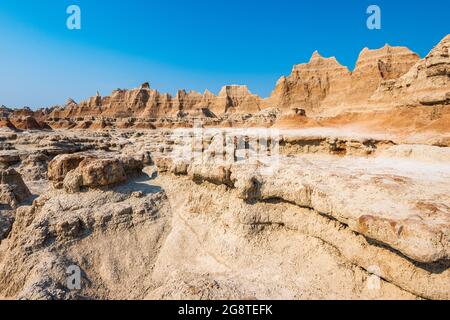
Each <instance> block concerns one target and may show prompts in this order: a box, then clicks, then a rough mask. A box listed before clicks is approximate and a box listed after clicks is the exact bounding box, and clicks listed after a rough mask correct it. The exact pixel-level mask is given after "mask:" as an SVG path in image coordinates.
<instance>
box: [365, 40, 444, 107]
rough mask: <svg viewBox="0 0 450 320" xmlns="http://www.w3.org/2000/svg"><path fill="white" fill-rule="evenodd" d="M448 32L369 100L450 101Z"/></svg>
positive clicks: (417, 102) (382, 86)
mask: <svg viewBox="0 0 450 320" xmlns="http://www.w3.org/2000/svg"><path fill="white" fill-rule="evenodd" d="M449 48H450V35H447V36H446V37H445V38H444V39H442V41H441V42H440V43H439V44H438V45H437V46H436V47H435V48H434V49H433V50H431V52H430V53H429V54H428V55H427V56H426V57H425V58H424V59H422V60H420V61H418V62H417V63H416V64H415V65H414V66H413V67H412V68H411V69H410V70H409V71H408V72H407V73H406V74H404V75H403V76H402V77H400V78H399V79H397V80H394V81H386V82H384V83H383V84H382V85H381V86H380V88H379V89H378V90H377V92H376V93H375V94H374V95H373V97H372V100H374V101H376V102H379V101H383V102H385V103H391V104H392V103H394V104H397V105H398V104H403V105H405V104H412V105H426V106H433V105H446V104H449V103H450V77H449V74H450V53H449Z"/></svg>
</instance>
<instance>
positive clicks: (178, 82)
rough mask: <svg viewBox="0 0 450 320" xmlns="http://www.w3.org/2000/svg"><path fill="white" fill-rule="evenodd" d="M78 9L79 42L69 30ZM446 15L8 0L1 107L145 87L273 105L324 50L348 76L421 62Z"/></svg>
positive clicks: (386, 1)
mask: <svg viewBox="0 0 450 320" xmlns="http://www.w3.org/2000/svg"><path fill="white" fill-rule="evenodd" d="M71 4H77V5H79V6H80V8H81V11H82V17H81V18H82V29H81V30H76V31H70V30H68V29H67V28H66V19H67V17H68V15H67V14H66V8H67V7H68V6H69V5H71ZM370 4H378V5H379V6H380V7H381V9H382V29H381V30H379V31H371V30H368V29H367V27H366V19H367V14H366V9H367V7H368V5H370ZM449 12H450V1H449V0H426V1H418V0H395V1H394V0H370V1H366V0H341V1H331V0H329V1H310V0H308V1H302V0H289V1H288V0H276V1H275V0H274V1H266V0H251V1H250V0H249V1H245V0H227V1H223V0H208V1H203V0H202V1H194V0H191V1H186V0H184V1H182V0H178V1H173V0H160V1H152V0H147V1H144V0H128V1H119V0H109V1H106V0H68V1H66V0H41V1H35V0H1V1H0V41H1V42H0V43H1V44H0V104H5V105H7V106H11V107H14V106H15V107H21V106H30V107H33V108H35V107H40V106H51V105H54V104H61V103H64V102H65V101H66V99H67V98H68V97H71V98H74V99H75V100H81V99H84V98H87V97H89V96H92V95H94V94H95V92H96V90H99V91H100V93H101V94H103V95H107V94H109V93H110V92H111V90H113V89H115V88H133V87H136V86H138V85H139V84H140V83H142V82H145V81H149V82H150V83H151V86H152V87H153V88H156V89H158V90H160V91H162V92H169V93H174V92H176V90H177V89H180V88H184V89H186V90H191V89H192V90H197V91H201V92H202V91H204V90H205V89H207V88H208V89H210V90H211V91H213V92H216V93H217V92H218V90H219V89H220V87H221V86H222V85H224V84H247V85H248V86H249V88H250V90H251V91H252V92H254V93H257V94H259V95H261V96H267V95H269V94H270V91H271V90H272V89H273V87H274V85H275V82H276V80H277V79H278V78H279V77H280V76H281V75H286V74H289V73H290V71H291V68H292V66H293V65H294V64H298V63H303V62H306V61H308V60H309V58H310V56H311V54H312V52H313V51H314V50H316V49H317V50H319V51H320V52H321V53H322V54H323V55H324V56H332V55H334V56H336V57H337V59H338V60H339V61H340V62H341V63H342V64H344V65H346V66H348V67H349V68H350V69H352V68H353V67H354V64H355V61H356V58H357V56H358V54H359V52H360V51H361V49H362V48H364V47H366V46H367V47H369V48H378V47H381V46H383V45H384V44H385V43H389V44H391V45H405V46H408V47H409V48H411V49H412V50H414V51H415V52H417V53H418V54H419V55H421V56H422V57H423V56H424V55H426V54H427V53H428V51H429V50H430V49H431V48H432V47H433V46H434V45H435V44H437V43H438V42H439V41H440V40H441V39H442V38H443V37H444V36H445V35H446V34H448V33H450V19H449Z"/></svg>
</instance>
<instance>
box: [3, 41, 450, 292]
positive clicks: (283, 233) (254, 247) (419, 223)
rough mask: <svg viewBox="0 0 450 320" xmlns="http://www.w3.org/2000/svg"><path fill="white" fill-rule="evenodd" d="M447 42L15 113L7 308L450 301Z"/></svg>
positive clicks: (9, 128) (6, 134) (7, 212)
mask: <svg viewBox="0 0 450 320" xmlns="http://www.w3.org/2000/svg"><path fill="white" fill-rule="evenodd" d="M449 37H450V36H447V37H445V38H444V39H443V40H442V42H441V43H439V44H438V46H436V47H435V48H434V49H433V50H432V51H431V52H430V54H429V55H428V56H427V57H426V58H425V59H420V58H419V57H418V56H417V55H416V54H414V53H413V52H411V51H410V50H408V49H406V48H403V47H390V46H385V47H384V48H382V49H379V50H369V49H364V50H363V52H362V53H361V54H360V57H359V59H358V62H357V65H356V68H355V70H354V71H352V72H350V71H349V70H348V69H347V68H345V67H343V66H341V65H340V64H339V63H338V62H337V60H336V59H334V58H323V57H321V56H320V55H319V53H317V52H316V53H314V54H313V57H312V58H311V61H310V62H309V63H307V64H304V65H299V66H295V67H294V69H293V72H292V74H291V75H289V76H287V77H283V78H281V79H280V81H279V82H278V84H277V86H276V89H275V90H274V92H273V94H272V95H271V97H269V98H267V99H261V98H259V97H257V96H256V95H253V94H251V93H250V91H249V90H248V89H247V88H246V87H245V86H225V87H224V88H223V89H222V90H221V91H220V93H219V94H218V95H217V96H216V95H214V94H213V93H210V92H208V91H206V92H205V93H204V94H200V93H196V92H186V91H184V90H181V91H179V92H178V93H177V94H176V95H175V96H174V97H172V96H170V95H168V94H161V93H159V92H158V91H156V90H155V89H151V87H150V85H149V84H148V83H144V84H142V85H141V86H140V87H139V88H137V89H132V90H120V89H118V90H115V91H114V92H113V93H112V94H111V96H108V97H102V96H101V95H100V94H99V93H97V94H96V96H95V97H92V98H90V99H88V100H87V101H83V102H80V103H77V102H75V101H74V100H72V99H69V100H68V101H67V104H66V106H65V107H53V108H49V109H41V110H38V111H32V110H30V109H22V110H13V109H9V108H6V107H2V108H1V109H0V115H1V121H0V124H1V126H2V128H1V129H0V298H3V299H280V298H282V299H450V268H449V267H450V263H449V262H450V126H449V123H450V112H449V109H448V108H449V104H448V99H447V95H448V94H449V92H450V82H449V79H450V76H449V75H450V74H449V72H448V71H449V66H450V57H449V51H448V50H449V49H448V48H449V41H450V38H449ZM74 268H75V269H77V268H79V270H80V277H81V278H80V281H81V282H80V288H75V289H74V288H73V287H71V286H70V285H69V284H70V283H68V281H69V278H68V274H70V273H71V272H70V270H74Z"/></svg>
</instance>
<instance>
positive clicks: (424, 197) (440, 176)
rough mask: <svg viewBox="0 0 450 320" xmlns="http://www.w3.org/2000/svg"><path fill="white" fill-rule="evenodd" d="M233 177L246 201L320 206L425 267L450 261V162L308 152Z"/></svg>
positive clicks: (239, 167) (238, 170)
mask: <svg viewBox="0 0 450 320" xmlns="http://www.w3.org/2000/svg"><path fill="white" fill-rule="evenodd" d="M231 172H232V175H231V179H232V180H234V181H235V182H234V184H235V187H236V188H238V189H240V192H241V195H242V197H243V198H244V199H246V200H276V199H278V200H284V201H288V202H290V203H294V204H296V205H298V206H303V207H308V208H312V209H314V210H316V211H318V212H320V213H322V214H324V215H327V216H329V217H332V218H334V219H336V220H338V221H340V222H342V223H344V224H346V225H348V226H349V227H350V228H351V229H352V230H353V231H355V232H358V233H360V234H363V235H364V236H366V237H367V238H370V239H373V240H375V241H376V242H379V243H381V244H384V245H388V246H389V247H391V248H393V249H395V250H397V251H399V252H401V253H402V254H403V255H405V256H407V257H409V258H411V259H413V260H416V261H418V262H423V263H431V262H436V261H443V260H447V259H449V258H450V163H434V164H433V163H425V162H419V161H412V160H408V159H393V158H372V159H367V158H358V157H341V158H339V157H332V156H325V155H321V156H317V155H316V156H314V155H303V156H297V157H283V158H281V159H280V160H279V162H278V163H277V165H276V166H275V170H273V172H271V173H270V174H261V173H258V172H260V170H258V169H256V168H255V165H250V164H249V163H246V162H243V163H236V164H234V165H233V166H232V167H231Z"/></svg>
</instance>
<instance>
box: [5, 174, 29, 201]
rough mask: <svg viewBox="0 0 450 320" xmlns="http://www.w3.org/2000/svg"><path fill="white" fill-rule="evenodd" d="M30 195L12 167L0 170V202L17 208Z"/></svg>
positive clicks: (20, 177)
mask: <svg viewBox="0 0 450 320" xmlns="http://www.w3.org/2000/svg"><path fill="white" fill-rule="evenodd" d="M30 196H31V193H30V190H28V187H27V186H26V185H25V183H24V182H23V180H22V176H21V175H20V174H19V173H18V172H17V171H16V170H14V169H12V168H11V169H6V170H0V204H2V205H8V206H10V207H12V208H14V209H15V208H17V207H18V205H19V204H20V203H21V202H23V201H24V200H26V199H27V198H29V197H30Z"/></svg>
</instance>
